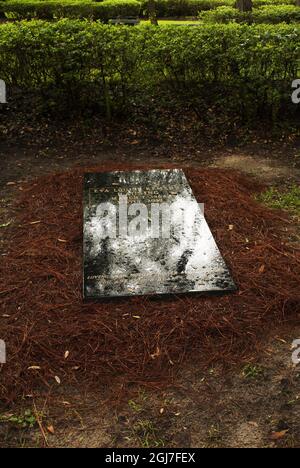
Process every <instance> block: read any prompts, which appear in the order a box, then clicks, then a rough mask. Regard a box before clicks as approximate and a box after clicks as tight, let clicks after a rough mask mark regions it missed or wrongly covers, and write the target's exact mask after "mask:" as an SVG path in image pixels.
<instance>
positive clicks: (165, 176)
mask: <svg viewBox="0 0 300 468" xmlns="http://www.w3.org/2000/svg"><path fill="white" fill-rule="evenodd" d="M120 196H121V197H122V199H121V201H122V203H123V205H122V207H121V210H120V209H119V202H120ZM124 197H127V205H124V200H125V198H124ZM200 201H201V200H200ZM135 203H139V204H141V203H142V204H143V206H144V207H145V208H143V210H136V205H133V204H135ZM107 204H108V205H107ZM158 204H164V205H158ZM132 205H133V206H132ZM161 206H163V207H164V209H165V210H166V211H163V210H162V211H161V212H160V216H158V214H157V210H158V209H159V208H160V207H161ZM168 207H171V209H169V210H168ZM127 209H128V213H129V214H128V216H126V217H124V213H125V214H126V213H127ZM145 210H146V211H145ZM151 210H153V211H151ZM155 210H156V211H155ZM155 213H156V215H155ZM139 215H140V218H139V219H138V216H139ZM163 216H164V217H163ZM146 217H147V218H148V219H146ZM104 220H105V222H104ZM158 220H160V224H158ZM125 221H126V222H125ZM138 221H139V222H138ZM155 221H156V224H155ZM162 221H164V228H162ZM120 226H121V227H120ZM142 228H143V229H142ZM145 229H146V230H145ZM83 252H84V275H83V276H84V284H83V296H84V299H93V300H96V299H100V298H105V297H121V296H135V295H153V294H180V293H193V292H201V293H226V292H230V291H235V290H236V286H235V284H234V282H233V280H232V278H231V275H230V273H229V271H228V268H227V266H226V264H225V262H224V260H223V258H222V256H221V254H220V251H219V249H218V247H217V245H216V243H215V240H214V238H213V236H212V234H211V232H210V229H209V227H208V225H207V222H206V220H205V217H204V214H203V211H202V210H201V207H200V206H199V205H198V203H197V201H196V199H195V197H194V195H193V192H192V189H191V187H190V185H189V183H188V181H187V179H186V177H185V174H184V172H183V171H182V170H178V169H174V170H151V171H132V172H121V171H120V172H119V171H118V172H107V173H89V174H85V178H84V239H83Z"/></svg>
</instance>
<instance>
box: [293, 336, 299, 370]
mask: <svg viewBox="0 0 300 468" xmlns="http://www.w3.org/2000/svg"><path fill="white" fill-rule="evenodd" d="M292 349H294V351H293V354H292V361H293V364H295V365H297V364H300V339H298V340H294V341H293V344H292Z"/></svg>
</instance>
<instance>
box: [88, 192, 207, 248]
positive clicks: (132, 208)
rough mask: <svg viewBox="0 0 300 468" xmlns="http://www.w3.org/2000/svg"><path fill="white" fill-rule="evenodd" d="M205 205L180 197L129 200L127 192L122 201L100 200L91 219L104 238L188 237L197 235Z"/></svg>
mask: <svg viewBox="0 0 300 468" xmlns="http://www.w3.org/2000/svg"><path fill="white" fill-rule="evenodd" d="M203 213H204V205H203V204H200V203H199V204H198V203H191V202H190V200H186V199H185V198H183V197H180V196H179V197H177V199H175V201H174V202H172V203H166V202H165V203H151V204H150V206H147V205H146V204H144V203H137V202H135V203H131V204H129V203H128V197H127V195H119V203H118V204H114V203H111V202H104V203H100V204H98V205H97V207H96V211H95V215H94V216H93V217H92V219H91V226H90V228H92V230H94V231H95V232H97V237H98V238H100V239H106V238H110V239H116V238H123V239H124V238H128V237H131V238H137V237H139V238H152V239H159V238H163V239H169V238H170V237H172V236H173V235H174V234H176V233H175V232H174V231H175V230H176V231H178V232H177V234H184V236H185V238H191V237H193V236H194V235H195V230H196V229H197V226H199V218H203Z"/></svg>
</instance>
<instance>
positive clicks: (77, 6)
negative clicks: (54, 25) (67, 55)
mask: <svg viewBox="0 0 300 468" xmlns="http://www.w3.org/2000/svg"><path fill="white" fill-rule="evenodd" d="M140 10H141V4H140V3H139V2H138V1H136V0H105V2H99V3H96V2H93V3H92V2H82V1H81V2H79V1H77V2H76V1H75V2H73V1H53V0H51V1H25V2H24V1H20V2H19V1H18V2H17V1H7V2H0V12H1V13H2V16H3V15H5V17H6V18H8V19H15V20H23V19H35V18H36V19H45V20H53V19H61V18H71V19H84V18H85V19H93V20H101V21H104V22H107V21H108V20H109V19H110V18H114V17H117V16H139V14H140Z"/></svg>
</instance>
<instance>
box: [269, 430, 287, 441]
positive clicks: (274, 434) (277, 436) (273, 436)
mask: <svg viewBox="0 0 300 468" xmlns="http://www.w3.org/2000/svg"><path fill="white" fill-rule="evenodd" d="M288 431H289V430H288V429H285V430H284V431H280V432H272V434H271V439H272V440H279V439H283V437H284V436H285V435H286V433H287V432H288Z"/></svg>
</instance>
